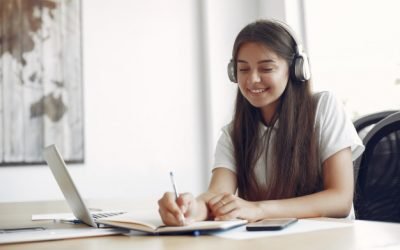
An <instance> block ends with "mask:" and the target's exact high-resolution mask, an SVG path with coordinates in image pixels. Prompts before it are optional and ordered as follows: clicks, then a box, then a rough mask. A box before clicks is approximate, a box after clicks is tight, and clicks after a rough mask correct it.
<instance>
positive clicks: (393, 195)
mask: <svg viewBox="0 0 400 250" xmlns="http://www.w3.org/2000/svg"><path fill="white" fill-rule="evenodd" d="M363 142H364V145H365V152H364V153H363V155H362V156H361V157H360V158H358V159H357V161H356V162H355V168H356V169H358V176H357V182H356V191H355V197H354V207H355V210H356V218H357V219H364V220H377V221H390V222H400V112H397V113H394V114H391V115H389V116H387V117H386V118H384V119H383V120H381V121H380V122H378V123H377V124H376V125H375V126H374V127H373V128H372V129H371V131H369V133H368V134H367V135H366V136H365V138H364V139H363Z"/></svg>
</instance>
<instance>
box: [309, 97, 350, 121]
mask: <svg viewBox="0 0 400 250" xmlns="http://www.w3.org/2000/svg"><path fill="white" fill-rule="evenodd" d="M313 97H314V101H315V104H316V112H315V113H316V117H317V119H324V118H326V117H327V116H332V115H335V114H337V112H342V110H343V106H342V104H341V102H340V101H338V99H337V98H336V96H335V95H334V94H333V93H332V92H329V91H322V92H318V93H315V94H314V95H313Z"/></svg>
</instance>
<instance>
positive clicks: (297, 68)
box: [228, 19, 311, 83]
mask: <svg viewBox="0 0 400 250" xmlns="http://www.w3.org/2000/svg"><path fill="white" fill-rule="evenodd" d="M268 21H270V22H272V23H275V24H277V25H278V26H280V27H281V28H282V29H284V30H285V31H286V33H287V34H289V36H290V37H291V38H293V40H294V43H295V46H296V48H295V53H296V54H295V56H294V58H293V61H292V64H291V66H290V68H291V69H290V73H291V75H292V76H293V78H294V80H295V81H297V82H305V81H307V80H310V78H311V71H310V65H309V62H308V57H307V54H306V53H305V52H304V50H303V46H302V45H301V44H300V43H299V40H298V39H297V37H296V35H295V33H294V32H293V30H292V29H291V28H290V27H289V25H287V24H286V23H284V22H282V21H279V20H275V19H268ZM228 76H229V79H230V80H231V81H232V82H234V83H237V78H236V65H235V61H234V58H232V59H231V60H230V62H229V63H228Z"/></svg>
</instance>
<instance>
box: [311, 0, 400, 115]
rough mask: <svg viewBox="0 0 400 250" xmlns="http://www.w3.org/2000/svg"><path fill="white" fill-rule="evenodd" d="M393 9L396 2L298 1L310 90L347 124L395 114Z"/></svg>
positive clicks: (399, 5) (399, 33) (399, 37)
mask: <svg viewBox="0 0 400 250" xmlns="http://www.w3.org/2000/svg"><path fill="white" fill-rule="evenodd" d="M399 10H400V1H398V0H384V1H378V0H351V1H349V0H335V1H317V0H304V11H305V15H304V16H305V27H306V34H307V48H308V54H309V56H310V60H311V67H312V72H313V87H314V89H315V90H316V91H321V90H331V91H333V92H334V93H335V94H336V95H337V96H338V98H339V99H341V100H342V101H343V103H344V105H345V108H346V110H347V111H348V112H349V114H350V116H351V118H352V119H355V118H357V117H359V116H362V115H365V114H368V113H373V112H378V111H382V110H388V109H400V29H399V28H398V25H399V23H400V15H399Z"/></svg>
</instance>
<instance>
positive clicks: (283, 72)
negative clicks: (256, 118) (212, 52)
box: [236, 42, 289, 124]
mask: <svg viewBox="0 0 400 250" xmlns="http://www.w3.org/2000/svg"><path fill="white" fill-rule="evenodd" d="M236 62H237V65H236V69H237V79H238V84H239V88H240V91H241V93H242V95H243V96H244V97H245V98H246V99H247V101H249V102H250V103H251V105H253V106H254V107H256V108H260V110H261V112H262V115H263V118H264V122H265V123H266V124H269V123H270V121H271V119H272V117H273V116H274V114H275V111H276V107H277V104H278V103H279V98H280V96H281V95H282V93H283V92H284V91H285V88H286V85H287V83H288V79H289V65H288V63H287V62H286V60H285V59H283V58H281V57H279V56H278V55H277V54H276V53H275V52H274V51H273V50H271V49H269V48H268V47H267V46H265V45H263V44H261V43H255V42H249V43H244V44H242V45H241V46H240V49H239V51H238V54H237V59H236Z"/></svg>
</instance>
